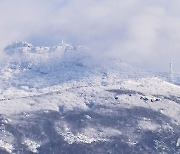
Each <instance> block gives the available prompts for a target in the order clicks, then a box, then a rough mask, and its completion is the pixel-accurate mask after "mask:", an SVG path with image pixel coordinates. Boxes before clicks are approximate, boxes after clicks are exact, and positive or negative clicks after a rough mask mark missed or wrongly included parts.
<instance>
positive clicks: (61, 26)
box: [0, 0, 180, 72]
mask: <svg viewBox="0 0 180 154" xmlns="http://www.w3.org/2000/svg"><path fill="white" fill-rule="evenodd" d="M179 6H180V0H172V1H171V0H0V51H1V53H2V50H3V48H4V47H5V46H6V45H7V44H9V43H11V42H13V41H19V40H23V41H27V42H30V43H32V44H34V45H56V44H57V43H58V42H60V41H61V37H62V36H63V37H64V38H65V40H66V41H67V42H68V43H74V44H80V45H86V46H88V47H89V48H90V49H91V50H90V51H91V52H92V54H94V55H95V56H98V57H101V56H102V55H103V56H104V55H106V56H108V57H119V58H120V59H122V60H124V61H125V62H128V63H130V64H132V65H135V66H140V67H142V68H146V69H149V70H154V71H168V69H169V61H170V57H172V58H173V61H174V70H175V71H177V72H180V60H179V59H180V9H179ZM1 57H2V54H1ZM1 59H2V58H1Z"/></svg>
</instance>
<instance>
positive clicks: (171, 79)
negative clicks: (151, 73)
mask: <svg viewBox="0 0 180 154" xmlns="http://www.w3.org/2000/svg"><path fill="white" fill-rule="evenodd" d="M169 82H171V83H173V62H172V58H171V62H170V70H169Z"/></svg>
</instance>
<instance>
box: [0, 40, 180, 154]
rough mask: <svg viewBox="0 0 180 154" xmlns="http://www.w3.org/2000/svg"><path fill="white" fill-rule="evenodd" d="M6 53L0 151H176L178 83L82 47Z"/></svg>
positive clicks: (0, 71)
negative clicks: (93, 53)
mask: <svg viewBox="0 0 180 154" xmlns="http://www.w3.org/2000/svg"><path fill="white" fill-rule="evenodd" d="M4 52H5V53H6V54H8V55H9V57H11V58H9V59H8V60H7V61H6V62H4V63H3V64H2V65H1V68H0V85H1V86H0V153H2V154H5V153H18V152H20V153H23V154H26V153H27V154H30V153H40V154H50V153H54V154H60V153H68V154H70V153H77V154H80V153H82V154H84V153H87V154H94V153H100V154H106V153H107V154H110V153H112V154H120V153H122V154H124V153H125V154H126V153H138V154H141V153H142V154H144V153H152V154H156V153H168V154H169V153H177V154H178V153H180V149H179V146H178V139H179V138H180V126H179V125H180V118H179V117H180V87H179V86H178V85H174V84H171V83H168V82H166V81H164V80H162V79H161V78H158V77H154V76H153V74H152V73H149V72H147V71H143V70H141V69H138V68H135V67H133V66H131V65H128V64H126V63H124V62H122V61H120V60H119V59H103V60H100V59H99V58H96V57H95V56H93V55H91V54H90V52H89V51H88V49H86V48H84V47H81V46H74V45H70V44H61V45H58V46H54V47H34V46H33V45H31V44H29V43H26V42H15V43H13V44H11V45H9V46H7V47H6V48H5V51H4Z"/></svg>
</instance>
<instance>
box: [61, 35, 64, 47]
mask: <svg viewBox="0 0 180 154" xmlns="http://www.w3.org/2000/svg"><path fill="white" fill-rule="evenodd" d="M61 44H62V45H64V39H63V37H62V40H61Z"/></svg>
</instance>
